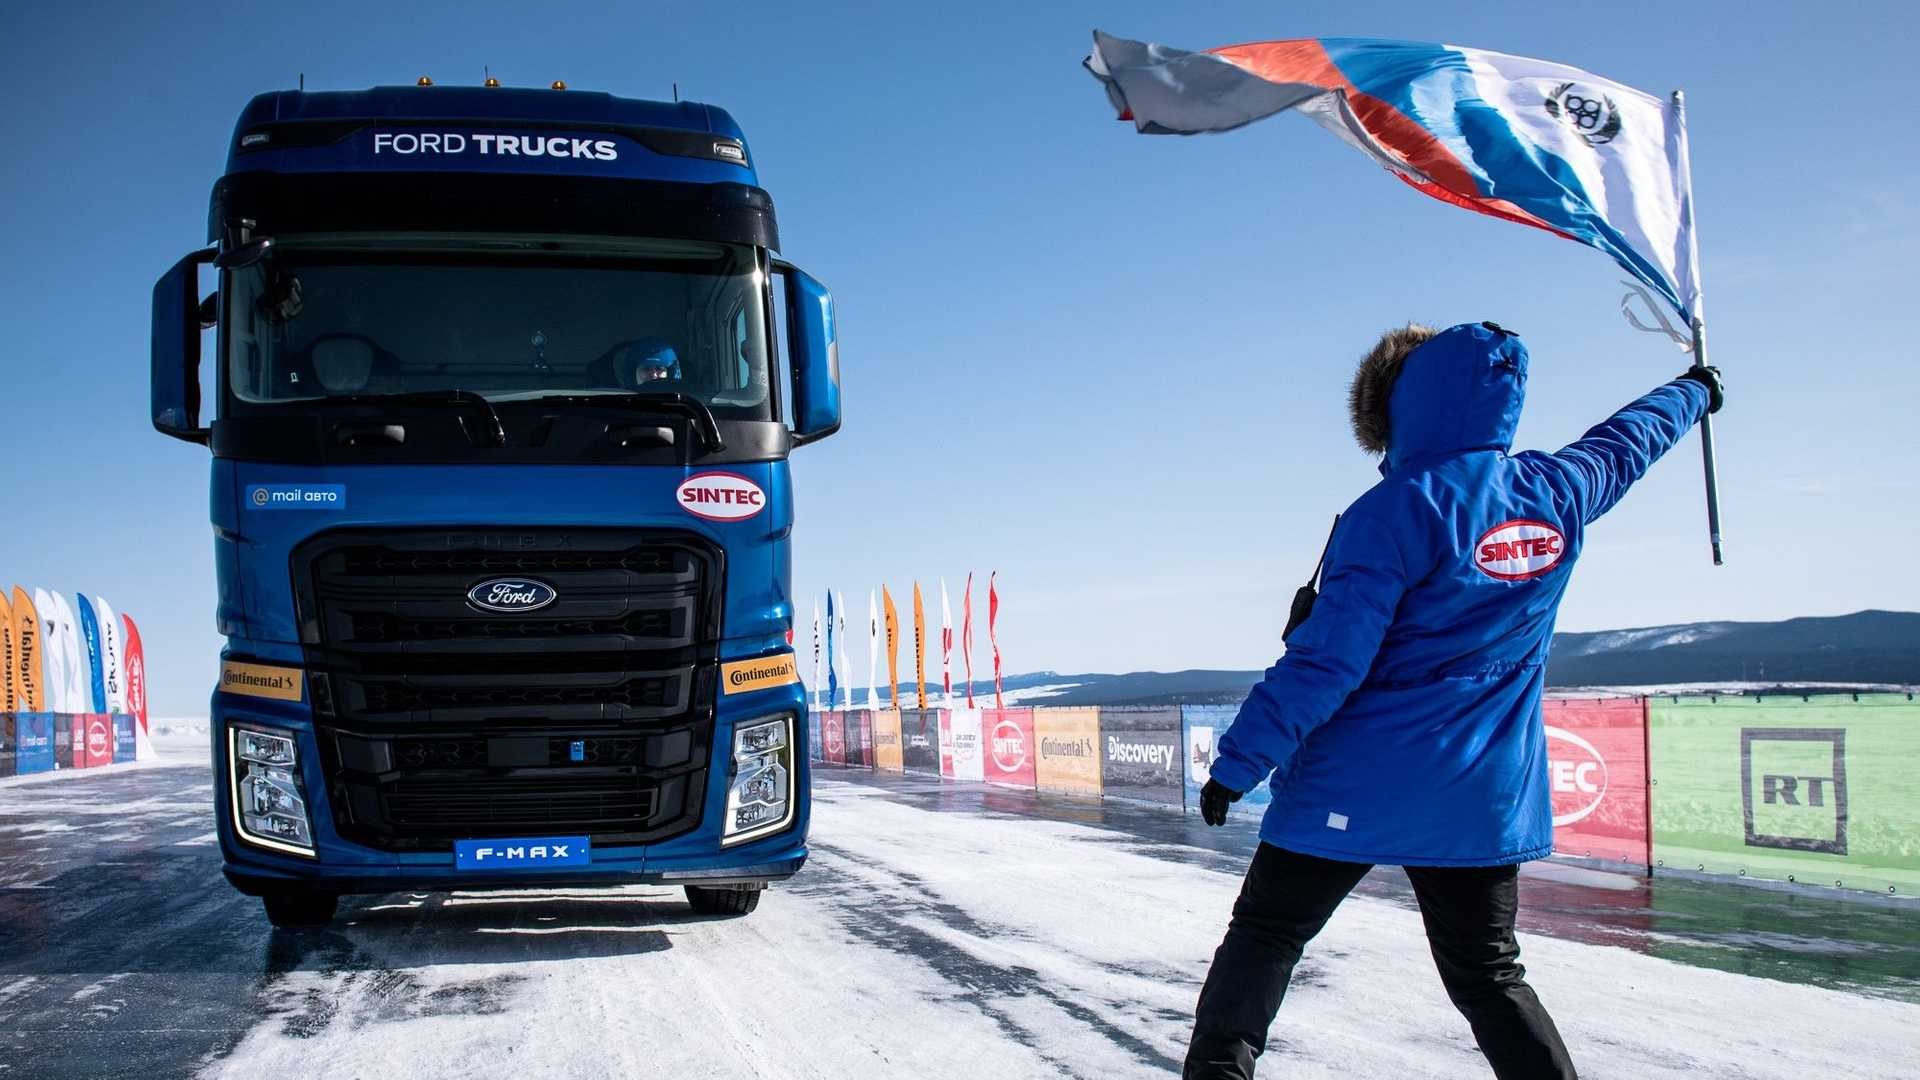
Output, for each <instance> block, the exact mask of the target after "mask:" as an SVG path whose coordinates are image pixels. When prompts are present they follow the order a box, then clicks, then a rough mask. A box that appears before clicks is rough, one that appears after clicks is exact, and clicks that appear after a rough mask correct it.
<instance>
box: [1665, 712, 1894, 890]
mask: <svg viewBox="0 0 1920 1080" xmlns="http://www.w3.org/2000/svg"><path fill="white" fill-rule="evenodd" d="M1648 723H1649V726H1650V731H1649V741H1650V743H1651V755H1650V760H1649V764H1650V766H1651V768H1650V772H1651V774H1652V777H1653V858H1654V865H1655V866H1656V867H1663V868H1666V869H1672V870H1694V871H1704V872H1706V873H1710V874H1735V875H1743V876H1746V877H1754V878H1764V879H1769V880H1774V881H1795V882H1799V883H1802V884H1808V885H1826V886H1839V887H1842V888H1848V889H1870V890H1873V891H1876V892H1883V893H1895V894H1898V895H1920V702H1916V701H1914V700H1912V698H1910V697H1909V696H1908V695H1906V694H1861V695H1859V696H1858V698H1857V699H1856V698H1854V697H1853V696H1852V695H1840V694H1836V695H1826V696H1819V695H1816V696H1814V697H1812V698H1811V699H1810V700H1804V701H1803V700H1802V699H1800V698H1797V697H1762V698H1761V699H1760V700H1758V701H1756V700H1755V699H1754V698H1752V697H1745V698H1734V697H1721V698H1719V699H1717V700H1715V699H1712V698H1705V697H1700V698H1681V699H1679V700H1678V701H1675V700H1674V699H1672V698H1655V699H1653V700H1652V701H1651V703H1650V707H1649V710H1648Z"/></svg>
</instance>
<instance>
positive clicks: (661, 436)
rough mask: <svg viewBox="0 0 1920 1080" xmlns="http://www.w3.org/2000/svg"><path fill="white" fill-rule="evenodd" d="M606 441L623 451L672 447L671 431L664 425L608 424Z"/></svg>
mask: <svg viewBox="0 0 1920 1080" xmlns="http://www.w3.org/2000/svg"><path fill="white" fill-rule="evenodd" d="M607 439H608V441H610V442H612V443H613V445H615V446H618V447H620V448H621V449H623V450H632V449H637V448H641V447H648V446H672V445H673V443H674V434H673V429H672V428H670V427H667V426H666V425H665V424H608V425H607Z"/></svg>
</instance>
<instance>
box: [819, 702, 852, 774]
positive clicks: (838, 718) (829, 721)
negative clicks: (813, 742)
mask: <svg viewBox="0 0 1920 1080" xmlns="http://www.w3.org/2000/svg"><path fill="white" fill-rule="evenodd" d="M820 741H821V744H822V746H821V751H820V753H821V756H822V757H823V758H825V760H826V762H827V764H829V765H845V764H846V763H847V721H846V718H845V717H844V716H843V715H842V714H841V712H840V710H838V709H833V710H829V711H828V712H826V713H825V714H823V715H822V716H821V717H820Z"/></svg>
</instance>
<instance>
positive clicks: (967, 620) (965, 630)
mask: <svg viewBox="0 0 1920 1080" xmlns="http://www.w3.org/2000/svg"><path fill="white" fill-rule="evenodd" d="M960 659H961V660H962V661H964V662H965V663H966V665H967V708H969V709H971V708H973V571H971V570H969V571H967V590H966V592H965V593H963V594H962V595H961V597H960Z"/></svg>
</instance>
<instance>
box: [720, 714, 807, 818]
mask: <svg viewBox="0 0 1920 1080" xmlns="http://www.w3.org/2000/svg"><path fill="white" fill-rule="evenodd" d="M730 775H731V782H730V783H729V784H728V786H727V823H726V827H725V828H724V829H722V830H721V834H720V842H721V843H722V844H737V843H739V842H740V841H742V840H750V839H752V838H753V837H756V836H764V835H765V834H767V833H771V832H778V831H779V830H781V829H783V828H786V826H787V825H788V824H789V823H790V822H792V821H793V717H792V716H780V717H776V718H774V719H772V720H755V721H750V722H748V723H745V724H741V725H739V726H737V727H735V728H734V729H733V771H732V773H731V774H730Z"/></svg>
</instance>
